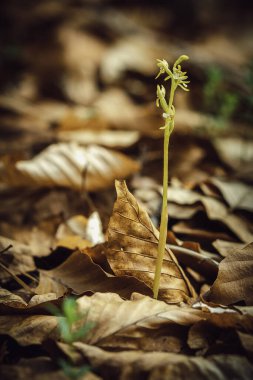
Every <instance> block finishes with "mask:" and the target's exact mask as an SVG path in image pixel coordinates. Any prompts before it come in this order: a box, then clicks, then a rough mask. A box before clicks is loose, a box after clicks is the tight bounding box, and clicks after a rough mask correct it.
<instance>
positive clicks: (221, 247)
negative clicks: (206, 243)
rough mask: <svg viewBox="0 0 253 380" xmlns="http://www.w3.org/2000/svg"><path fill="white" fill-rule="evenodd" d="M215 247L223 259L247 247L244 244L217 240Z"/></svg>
mask: <svg viewBox="0 0 253 380" xmlns="http://www.w3.org/2000/svg"><path fill="white" fill-rule="evenodd" d="M212 244H213V246H214V248H215V249H217V251H218V252H219V254H220V255H221V256H223V257H226V256H228V255H230V253H232V252H234V251H235V250H236V249H240V248H242V247H244V246H245V244H244V243H237V242H234V241H233V242H231V241H226V240H220V239H217V240H215V241H214V242H213V243H212Z"/></svg>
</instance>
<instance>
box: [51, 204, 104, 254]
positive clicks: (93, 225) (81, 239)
mask: <svg viewBox="0 0 253 380" xmlns="http://www.w3.org/2000/svg"><path fill="white" fill-rule="evenodd" d="M102 228H103V227H102V222H101V219H100V216H99V214H98V212H97V211H94V212H93V213H92V214H91V215H90V216H89V218H86V217H84V216H83V215H75V216H72V217H71V218H70V219H68V220H66V222H65V223H62V224H60V226H59V227H58V229H57V232H56V238H57V239H58V242H57V245H58V246H62V247H66V248H69V249H73V250H74V249H77V248H79V249H84V248H85V247H89V246H92V245H95V244H100V243H103V242H104V241H105V238H104V234H103V230H102Z"/></svg>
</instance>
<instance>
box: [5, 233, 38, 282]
mask: <svg viewBox="0 0 253 380" xmlns="http://www.w3.org/2000/svg"><path fill="white" fill-rule="evenodd" d="M9 245H11V246H12V247H11V248H10V249H9V250H8V251H6V252H4V253H3V254H1V257H0V258H1V262H2V263H3V264H4V265H5V266H6V267H7V268H8V269H10V270H11V272H12V273H14V274H16V275H19V274H22V273H26V272H29V271H32V270H34V269H35V265H34V261H33V257H32V254H33V250H32V248H31V247H29V245H26V244H22V243H19V242H17V241H14V240H11V239H7V238H5V237H3V236H0V251H2V250H3V249H5V248H6V247H8V246H9ZM9 277H10V275H9V274H8V273H7V272H4V271H2V270H1V272H0V279H1V280H3V279H6V278H9Z"/></svg>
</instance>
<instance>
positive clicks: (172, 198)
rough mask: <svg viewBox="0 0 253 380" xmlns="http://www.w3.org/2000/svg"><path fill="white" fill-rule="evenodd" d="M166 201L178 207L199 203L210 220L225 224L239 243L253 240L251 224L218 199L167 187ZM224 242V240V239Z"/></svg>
mask: <svg viewBox="0 0 253 380" xmlns="http://www.w3.org/2000/svg"><path fill="white" fill-rule="evenodd" d="M168 199H169V203H170V202H175V203H177V204H179V205H193V204H195V203H197V202H201V203H202V204H203V206H204V208H205V211H206V213H207V216H208V218H209V219H210V220H217V221H219V222H222V223H223V224H225V225H226V226H227V227H228V228H229V229H230V230H231V231H232V232H233V233H234V234H235V235H236V236H237V237H238V238H239V239H240V240H241V241H243V242H245V243H249V242H251V241H252V240H253V233H252V232H251V224H250V223H249V222H248V221H247V220H246V219H243V218H242V217H240V216H238V215H236V214H233V212H232V211H231V210H230V209H229V208H228V207H227V206H226V205H225V204H223V203H222V202H221V201H219V200H218V199H215V198H212V197H207V196H203V195H201V194H199V193H197V192H194V191H191V190H188V189H184V188H179V187H169V189H168ZM224 240H225V239H224Z"/></svg>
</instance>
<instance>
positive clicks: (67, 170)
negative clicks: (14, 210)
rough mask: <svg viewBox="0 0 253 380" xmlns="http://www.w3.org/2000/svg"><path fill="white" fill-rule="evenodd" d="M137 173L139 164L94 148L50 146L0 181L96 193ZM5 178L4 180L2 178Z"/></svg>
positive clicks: (125, 157) (17, 166)
mask: <svg viewBox="0 0 253 380" xmlns="http://www.w3.org/2000/svg"><path fill="white" fill-rule="evenodd" d="M138 170H139V164H138V163H137V162H136V161H134V160H132V159H131V158H129V157H127V156H125V155H124V154H122V153H119V152H115V151H111V150H108V149H105V148H102V147H99V146H96V145H93V146H88V147H86V148H85V147H82V146H80V145H78V144H75V143H69V144H67V143H66V144H64V143H62V144H54V145H51V146H49V147H48V148H47V149H45V150H44V151H43V152H41V153H40V154H39V155H38V156H36V157H34V158H33V159H31V160H27V161H18V162H17V163H16V165H15V169H14V172H11V171H10V173H8V172H7V173H6V172H5V171H6V170H5V171H3V173H1V172H0V180H1V177H2V181H3V182H5V178H7V181H8V180H9V182H10V184H12V185H13V186H28V185H29V184H30V185H33V186H37V187H38V186H39V187H55V186H63V187H69V188H72V189H77V190H81V189H85V190H86V191H96V190H101V189H105V188H107V187H110V186H111V185H112V183H113V181H114V179H115V178H125V177H127V176H129V175H130V174H133V173H135V172H137V171H138ZM3 175H5V177H3Z"/></svg>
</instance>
